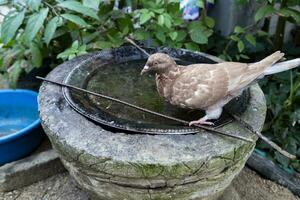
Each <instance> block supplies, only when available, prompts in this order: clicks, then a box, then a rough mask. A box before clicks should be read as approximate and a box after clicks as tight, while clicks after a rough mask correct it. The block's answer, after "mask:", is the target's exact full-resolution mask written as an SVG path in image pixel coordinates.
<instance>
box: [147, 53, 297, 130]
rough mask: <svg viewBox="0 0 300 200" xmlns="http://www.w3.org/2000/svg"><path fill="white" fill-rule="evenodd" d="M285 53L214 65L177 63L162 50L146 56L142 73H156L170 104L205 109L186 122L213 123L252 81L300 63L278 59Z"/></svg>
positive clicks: (156, 77)
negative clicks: (255, 60) (203, 114)
mask: <svg viewBox="0 0 300 200" xmlns="http://www.w3.org/2000/svg"><path fill="white" fill-rule="evenodd" d="M283 56H284V53H281V52H280V51H277V52H275V53H273V54H271V55H269V56H267V57H266V58H264V59H262V60H261V61H259V62H255V63H241V62H222V63H216V64H202V63H201V64H191V65H187V66H182V65H177V64H176V62H175V61H174V59H173V58H172V57H170V56H169V55H167V54H164V53H155V54H152V55H150V56H149V58H148V60H147V62H146V64H145V66H144V68H143V70H142V71H141V75H143V74H146V73H149V72H152V73H155V79H156V86H157V91H158V93H159V95H160V96H161V97H163V98H164V99H165V100H166V101H167V102H169V103H171V104H172V105H176V106H179V107H182V108H189V109H199V110H205V116H204V117H202V118H200V119H199V120H195V121H191V122H190V123H189V125H190V126H191V125H194V124H196V125H213V122H211V121H210V120H215V119H218V118H219V117H220V116H221V114H222V111H223V107H224V105H226V104H227V103H228V102H229V101H230V100H232V99H233V98H235V97H238V96H239V95H241V94H242V92H243V91H244V90H245V89H246V88H248V87H249V86H250V85H251V84H253V83H255V82H256V81H257V80H258V79H261V78H263V77H264V76H266V75H271V74H276V73H279V72H283V71H286V70H289V69H292V68H295V67H297V66H299V65H300V58H296V59H293V60H289V61H285V62H279V63H277V62H278V61H280V60H281V59H282V58H283Z"/></svg>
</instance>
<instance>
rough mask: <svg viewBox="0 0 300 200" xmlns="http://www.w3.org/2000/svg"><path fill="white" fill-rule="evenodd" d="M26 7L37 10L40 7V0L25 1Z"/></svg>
mask: <svg viewBox="0 0 300 200" xmlns="http://www.w3.org/2000/svg"><path fill="white" fill-rule="evenodd" d="M27 5H28V6H29V7H30V8H31V9H32V10H36V11H38V10H39V7H40V5H41V0H27Z"/></svg>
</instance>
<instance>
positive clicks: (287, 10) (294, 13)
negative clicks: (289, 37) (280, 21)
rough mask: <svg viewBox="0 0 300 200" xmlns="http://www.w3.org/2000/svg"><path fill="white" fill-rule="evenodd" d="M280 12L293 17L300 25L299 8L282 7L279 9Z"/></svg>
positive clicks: (282, 14)
mask: <svg viewBox="0 0 300 200" xmlns="http://www.w3.org/2000/svg"><path fill="white" fill-rule="evenodd" d="M278 13H279V14H280V15H281V16H284V17H291V18H292V19H294V21H295V22H296V24H298V25H300V12H299V11H298V10H294V9H292V8H282V9H280V10H278Z"/></svg>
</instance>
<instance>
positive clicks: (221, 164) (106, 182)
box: [39, 53, 266, 200]
mask: <svg viewBox="0 0 300 200" xmlns="http://www.w3.org/2000/svg"><path fill="white" fill-rule="evenodd" d="M113 55H115V54H113ZM113 55H112V56H113ZM90 56H92V55H86V56H83V57H80V58H76V59H73V60H71V61H69V62H66V63H64V64H62V65H60V66H58V67H57V68H55V69H54V70H53V71H52V72H51V73H50V74H49V75H48V77H47V78H49V79H51V80H55V81H59V82H62V81H63V79H64V77H65V76H66V75H67V74H68V73H69V72H70V71H71V70H72V69H73V68H74V67H75V66H76V65H77V64H78V63H81V62H83V61H84V60H85V59H87V58H89V57H90ZM93 56H97V54H94V55H93ZM195 56H206V55H204V54H198V53H195ZM211 58H212V57H210V59H211ZM250 95H251V98H250V102H249V105H248V106H247V109H246V111H245V112H244V114H242V116H241V117H242V119H243V120H245V121H246V122H247V123H249V124H250V125H251V126H253V127H254V129H255V130H261V128H262V126H263V122H264V119H265V112H266V106H265V99H264V95H263V93H262V91H261V90H260V88H259V87H258V85H254V86H252V87H251V88H250ZM39 111H40V117H41V121H42V125H43V127H44V129H45V132H46V133H47V135H48V137H49V138H50V140H51V143H52V145H53V147H54V149H55V150H56V151H57V152H58V154H59V155H60V158H61V160H62V161H63V164H64V165H65V167H66V168H67V169H68V171H69V173H70V174H71V175H72V176H73V177H74V178H75V180H76V181H77V183H78V185H79V186H81V188H83V189H84V190H86V191H88V192H89V194H90V195H91V196H92V197H93V198H95V199H105V200H119V199H120V200H121V199H124V200H125V199H130V200H142V199H143V200H144V199H166V200H167V199H169V200H186V199H205V200H212V199H217V198H218V197H219V196H220V195H221V194H222V192H223V191H224V190H225V189H226V188H227V187H228V186H229V184H230V183H231V181H232V179H233V178H234V177H235V176H236V175H237V174H238V173H239V172H240V171H241V169H242V168H243V167H244V165H245V162H246V160H247V159H248V157H249V156H250V154H251V152H252V150H253V148H254V145H255V141H256V139H257V138H256V136H254V135H253V134H251V133H250V132H249V131H248V130H246V129H245V128H243V127H242V126H241V125H240V124H239V123H237V122H232V123H230V124H227V125H226V126H224V127H222V128H221V130H223V131H228V132H230V133H232V134H238V135H241V136H244V137H247V138H249V139H252V140H253V143H249V142H244V141H240V140H236V139H232V138H228V137H223V136H219V135H215V134H213V133H207V132H204V131H201V132H200V133H199V134H194V135H165V136H162V135H146V134H145V135H143V134H125V133H113V132H109V131H106V130H104V129H102V128H101V126H99V125H96V124H95V123H93V122H91V121H89V120H87V119H86V118H85V117H83V116H81V115H80V114H78V113H77V112H75V111H74V110H73V109H72V108H71V107H70V106H69V105H68V104H67V102H66V101H65V99H64V97H63V95H62V89H61V87H59V86H56V85H52V84H48V83H44V84H43V85H42V86H41V88H40V94H39Z"/></svg>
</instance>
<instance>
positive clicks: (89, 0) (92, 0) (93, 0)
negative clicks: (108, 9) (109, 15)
mask: <svg viewBox="0 0 300 200" xmlns="http://www.w3.org/2000/svg"><path fill="white" fill-rule="evenodd" d="M100 2H101V0H83V2H82V3H83V5H84V6H86V7H89V8H92V9H94V10H99V5H100Z"/></svg>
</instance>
